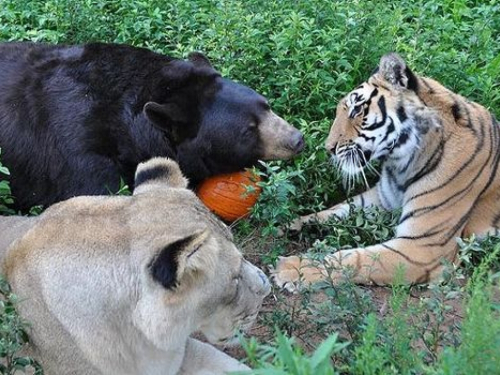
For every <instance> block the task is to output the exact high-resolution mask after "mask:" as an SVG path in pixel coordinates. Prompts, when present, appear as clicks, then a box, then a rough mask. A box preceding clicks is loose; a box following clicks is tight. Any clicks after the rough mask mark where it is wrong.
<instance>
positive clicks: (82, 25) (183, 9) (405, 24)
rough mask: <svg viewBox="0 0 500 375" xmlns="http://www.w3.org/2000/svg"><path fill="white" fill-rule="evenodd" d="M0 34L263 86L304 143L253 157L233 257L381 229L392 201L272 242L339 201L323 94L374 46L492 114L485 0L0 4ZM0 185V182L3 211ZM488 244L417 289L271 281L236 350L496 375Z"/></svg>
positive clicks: (335, 95)
mask: <svg viewBox="0 0 500 375" xmlns="http://www.w3.org/2000/svg"><path fill="white" fill-rule="evenodd" d="M0 40H1V41H22V40H31V41H38V42H50V43H71V44H74V43H86V42H91V41H104V42H116V43H127V44H132V45H135V46H143V47H147V48H150V49H153V50H155V51H157V52H161V53H165V54H168V55H172V56H177V57H185V56H186V55H187V53H188V52H190V51H193V50H198V51H202V52H204V53H205V54H206V55H207V56H208V57H209V58H210V59H211V61H212V63H213V64H214V66H215V67H216V68H217V69H218V70H219V71H220V72H221V73H222V74H223V75H225V76H228V77H230V78H232V79H234V80H237V81H240V82H242V83H245V84H247V85H249V86H251V87H253V88H255V89H256V90H257V91H259V92H260V93H262V94H263V95H265V96H266V97H267V98H268V99H269V101H270V103H271V105H272V107H273V109H274V110H275V112H277V113H278V114H280V115H281V116H283V117H285V118H286V119H287V120H288V121H289V122H291V123H292V124H294V125H295V126H297V127H298V128H300V129H301V130H302V131H303V132H304V133H305V136H306V140H307V147H306V150H305V151H304V152H303V154H302V155H301V156H300V157H298V158H296V159H295V160H293V161H291V162H287V163H284V162H277V163H271V164H263V165H262V166H261V168H260V172H259V173H261V174H262V175H263V176H265V177H266V178H265V179H264V182H263V183H262V185H263V186H262V187H263V193H262V194H261V198H260V201H259V203H258V204H257V205H256V207H255V208H254V211H253V214H252V216H251V218H250V219H248V220H243V221H240V222H238V223H236V224H235V226H234V230H235V233H236V234H237V237H238V241H239V242H240V244H241V246H242V247H243V248H244V249H245V251H246V252H247V256H249V257H251V258H252V259H253V260H254V261H255V262H257V263H260V264H261V265H262V266H263V267H266V266H267V265H269V264H272V263H273V262H274V260H275V259H276V257H277V256H278V255H281V254H285V253H290V252H295V251H300V252H303V251H305V250H307V249H311V250H312V251H314V252H317V253H322V252H328V251H332V249H337V248H340V247H349V246H357V245H364V244H370V243H375V242H378V241H381V240H383V239H385V238H387V237H389V236H390V235H391V234H392V228H393V224H394V223H395V221H396V220H397V215H398V213H397V212H395V213H382V212H376V214H375V215H366V214H364V213H362V212H358V213H356V214H355V215H353V217H351V218H350V219H347V220H345V221H343V222H340V223H330V224H328V225H323V226H311V227H308V228H306V229H305V230H304V231H303V233H301V234H300V235H299V236H291V235H286V236H285V237H282V238H276V237H275V234H276V228H277V227H278V226H281V225H283V224H285V223H287V222H289V221H290V220H291V219H293V218H294V217H295V216H297V215H298V214H305V213H309V212H312V211H316V210H319V209H321V208H324V207H326V206H329V205H331V204H332V203H334V202H336V201H339V200H341V199H343V198H345V196H346V192H345V191H344V190H343V189H342V186H341V184H340V179H339V175H338V173H336V172H335V171H334V170H333V168H332V166H331V164H330V162H329V160H328V156H327V154H326V152H325V150H323V142H324V139H325V137H326V135H327V132H328V129H329V127H330V125H331V122H332V120H333V116H334V111H335V106H336V104H337V101H338V100H339V98H341V97H342V96H343V95H344V94H346V93H347V92H348V91H350V90H351V89H352V88H354V87H356V86H357V85H359V84H360V83H361V82H362V81H363V80H365V79H366V78H367V77H368V76H369V75H370V73H371V72H372V71H373V70H374V68H375V67H376V66H377V63H378V61H379V59H380V57H381V55H383V54H385V53H387V52H390V51H396V52H398V53H399V54H401V55H402V56H403V57H404V58H405V59H406V61H407V63H408V65H409V66H410V67H411V68H412V69H413V70H414V71H416V72H417V73H419V74H423V75H426V76H430V77H433V78H435V79H437V80H438V81H440V82H441V83H443V84H444V85H446V86H447V87H449V88H450V89H452V90H453V91H455V92H458V93H460V94H462V95H463V96H466V97H468V98H469V99H471V100H474V101H477V102H479V103H481V104H483V105H485V106H486V107H488V108H489V109H490V110H491V111H492V112H493V113H494V114H495V115H496V116H497V117H498V116H499V115H500V84H499V82H500V79H499V77H500V2H499V1H498V0H400V1H394V0H379V1H376V2H375V1H374V2H371V1H362V0H336V1H325V0H252V1H245V0H142V1H134V0H127V1H125V0H80V1H73V0H46V1H40V0H23V1H19V0H0ZM5 167H7V168H8V166H5ZM5 167H3V166H1V165H0V175H1V174H5V173H8V170H7V169H6V168H5ZM10 173H16V171H10ZM375 179H376V177H375V176H371V182H373V181H374V180H375ZM360 188H361V187H360ZM9 195H10V194H9V189H8V184H7V182H6V181H2V182H0V209H1V210H2V211H3V212H7V213H8V212H9V209H8V203H9V201H10V200H11V199H12V198H11V197H10V196H9ZM499 243H500V240H498V239H497V238H491V239H488V240H487V241H486V242H482V243H478V242H477V241H475V240H474V239H465V240H463V241H460V244H461V247H462V253H461V259H462V267H461V268H459V269H457V268H456V267H453V266H452V265H450V266H449V272H448V274H446V275H444V277H443V280H441V281H440V282H438V283H435V284H433V285H431V286H429V287H412V288H409V287H405V286H396V287H394V288H393V289H387V288H363V287H358V286H354V285H352V283H350V282H349V279H348V277H346V282H345V283H344V284H342V285H340V286H339V285H328V283H327V284H325V285H319V286H316V287H315V288H314V290H310V291H307V290H306V291H304V292H303V293H302V294H301V295H299V296H289V295H286V294H283V293H282V292H281V291H278V290H276V291H275V293H274V296H273V297H274V298H273V299H271V300H270V302H269V303H268V306H266V308H265V309H264V311H263V313H262V314H261V322H260V325H259V326H258V327H257V329H256V330H255V331H254V334H255V335H256V337H257V339H252V340H249V341H244V347H245V350H246V352H245V353H246V354H245V355H242V356H244V357H246V358H247V360H248V361H249V362H250V363H251V364H252V365H253V366H256V367H257V368H259V369H258V370H256V371H255V372H254V373H255V374H318V375H321V374H333V373H353V374H391V373H393V374H420V373H429V374H465V373H467V374H500V359H499V358H500V356H499V355H498V353H500V323H499V319H498V318H499V315H498V312H499V309H500V304H499V303H498V294H499V293H498V287H497V286H496V285H497V283H496V281H495V280H497V279H498V273H496V272H497V271H498V270H499V269H500V266H499V264H500V260H499V256H498V244H499ZM478 264H481V266H478ZM474 270H475V271H474ZM471 275H473V276H471ZM347 276H348V275H347ZM465 280H468V281H465ZM312 292H314V293H312ZM9 293H10V292H9ZM9 293H7V294H6V295H7V297H8V298H7V300H6V301H7V302H5V301H4V305H3V306H4V310H3V313H2V319H3V321H2V322H3V323H2V324H3V327H4V328H5V327H6V328H5V329H3V330H0V335H1V336H0V355H2V356H3V357H4V358H8V359H9V360H8V361H7V362H8V363H9V364H10V365H9V366H7V367H6V368H0V371H2V373H6V374H7V373H11V372H10V371H13V370H12V369H13V368H14V367H15V368H25V367H26V368H27V367H30V366H32V363H31V362H30V361H29V360H27V359H26V360H23V359H21V360H19V361H18V362H16V360H15V358H16V357H15V352H16V350H17V348H18V347H17V346H12V344H13V343H15V342H18V343H21V344H22V342H24V340H25V337H24V335H21V334H14V335H12V332H14V333H16V332H18V329H19V328H22V329H24V328H25V327H26V326H25V323H24V322H22V321H19V320H17V319H13V318H12V317H13V315H12V314H14V313H15V312H14V310H13V308H12V304H11V302H10V301H11V299H12V298H11V295H10V294H9ZM21 303H29V301H24V302H21ZM0 307H1V306H0ZM9 327H10V328H9ZM11 328H12V329H11ZM2 332H3V333H2ZM275 332H276V334H275ZM292 336H294V337H295V339H293V340H292V339H291V338H290V337H292ZM273 337H274V340H272V338H273ZM259 341H260V342H266V341H267V342H268V343H269V342H271V344H269V345H264V344H261V343H259ZM320 342H322V344H320ZM16 366H17V367H16ZM38 371H40V370H38Z"/></svg>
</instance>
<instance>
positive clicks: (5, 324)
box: [0, 277, 43, 375]
mask: <svg viewBox="0 0 500 375" xmlns="http://www.w3.org/2000/svg"><path fill="white" fill-rule="evenodd" d="M0 295H1V297H0V298H1V299H0V358H1V360H0V374H5V375H11V374H12V375H13V374H17V373H18V371H23V372H24V371H25V370H30V371H34V374H35V375H42V374H43V370H42V369H41V367H40V365H39V364H38V363H37V362H36V361H35V360H34V359H33V358H31V357H26V356H19V352H20V351H21V350H22V349H23V347H24V346H25V345H26V344H27V342H28V335H27V333H26V330H27V329H28V328H29V324H28V323H27V322H26V321H24V319H22V318H21V317H20V316H19V315H18V314H17V311H16V308H15V307H16V305H17V304H18V303H19V300H18V299H17V297H16V296H15V295H14V294H12V290H11V289H10V286H9V284H8V283H7V281H6V280H5V279H4V278H3V277H1V278H0Z"/></svg>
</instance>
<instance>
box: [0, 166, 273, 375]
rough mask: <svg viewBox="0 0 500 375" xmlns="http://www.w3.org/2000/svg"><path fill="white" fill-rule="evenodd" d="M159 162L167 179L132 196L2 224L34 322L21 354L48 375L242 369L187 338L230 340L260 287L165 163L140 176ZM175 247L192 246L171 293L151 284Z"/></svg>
mask: <svg viewBox="0 0 500 375" xmlns="http://www.w3.org/2000/svg"><path fill="white" fill-rule="evenodd" d="M159 165H160V166H163V167H165V169H166V170H167V171H168V173H167V175H166V176H165V178H156V179H152V180H146V181H145V182H143V183H142V184H140V185H139V186H138V187H137V189H136V191H135V192H134V195H133V196H130V197H125V196H115V197H77V198H73V199H70V200H68V201H65V202H61V203H59V204H56V205H54V206H52V207H50V208H48V209H47V210H46V211H45V212H44V213H43V214H42V215H41V216H40V217H38V218H36V219H29V218H15V219H13V218H1V220H0V227H1V228H2V233H3V235H4V236H5V235H6V234H7V235H8V236H9V238H10V239H12V238H18V239H17V240H16V241H15V242H13V243H12V244H11V245H10V247H9V248H8V250H7V253H6V254H5V256H4V258H3V272H4V273H5V274H6V276H7V279H8V281H9V282H10V283H11V286H12V288H13V291H14V292H15V293H16V294H17V295H18V296H19V297H20V298H21V299H22V302H21V303H20V304H19V312H20V314H21V316H22V317H23V318H24V319H26V320H27V321H29V322H30V323H31V329H30V332H29V334H30V339H31V345H30V348H29V353H28V354H31V355H33V356H34V357H35V358H36V359H38V360H39V361H40V362H41V364H42V366H43V367H44V369H45V374H47V375H69V374H75V375H83V374H85V375H87V374H88V375H94V374H95V375H97V374H99V375H115V374H116V375H128V374H130V375H132V374H133V375H139V374H140V375H156V374H161V375H168V374H222V373H224V372H226V371H235V370H243V369H247V367H246V366H244V365H241V364H239V363H238V361H236V360H234V359H232V358H230V357H229V356H227V355H226V354H224V353H222V352H220V351H218V350H217V349H215V348H214V347H212V346H211V345H208V344H203V343H201V342H199V341H196V340H194V339H191V338H189V335H190V334H191V333H193V332H195V331H201V332H202V333H204V335H205V336H206V337H207V338H208V339H209V340H210V341H211V342H214V343H215V342H217V343H218V342H226V341H227V340H229V339H231V338H232V337H233V335H234V330H235V328H237V327H243V328H245V327H247V326H248V325H250V324H251V323H252V321H253V320H254V319H255V316H256V314H257V312H258V310H259V308H260V306H261V303H262V300H263V298H264V297H265V296H266V295H267V294H268V293H269V291H270V286H269V283H268V281H267V279H266V277H265V276H264V275H263V273H262V271H260V270H259V269H258V268H256V267H255V266H253V265H251V264H250V263H248V262H247V261H245V260H244V259H243V258H242V255H241V253H240V252H239V251H238V250H237V248H236V247H235V245H234V244H233V242H232V237H231V233H230V232H229V230H228V228H227V227H226V226H225V225H224V224H223V223H221V222H220V221H219V220H218V219H216V218H215V217H214V216H213V215H212V214H211V213H210V212H209V211H208V210H207V209H206V208H205V207H204V206H203V204H202V203H201V202H200V201H199V200H198V199H197V198H196V196H195V195H194V194H193V193H192V192H191V191H190V190H187V189H186V180H185V179H184V178H183V177H182V175H181V173H180V171H179V169H178V166H177V165H176V164H175V163H174V162H172V161H169V160H167V159H156V160H153V161H151V162H150V163H145V164H143V165H141V166H139V169H138V170H139V171H144V170H147V169H150V168H152V167H157V166H159ZM138 173H139V172H138ZM13 222H15V225H12V223H13ZM10 228H12V229H13V230H12V232H11V231H10ZM5 238H7V237H5ZM184 238H189V239H190V241H187V242H186V244H185V247H183V248H181V250H180V251H179V253H178V255H177V256H176V258H175V261H176V262H178V267H177V271H176V274H175V277H176V280H177V282H176V286H174V287H172V288H165V287H164V286H163V285H162V284H160V283H159V282H158V281H157V280H155V279H154V278H153V277H152V271H151V269H152V268H151V267H152V264H153V263H154V262H155V261H158V259H161V258H159V256H160V252H161V251H162V249H165V248H169V247H168V246H171V245H172V244H173V243H175V241H178V240H180V239H184ZM9 242H11V240H7V241H4V242H2V245H6V244H8V243H9Z"/></svg>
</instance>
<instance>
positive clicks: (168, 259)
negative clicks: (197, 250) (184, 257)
mask: <svg viewBox="0 0 500 375" xmlns="http://www.w3.org/2000/svg"><path fill="white" fill-rule="evenodd" d="M195 236H196V235H193V236H188V237H186V238H183V239H180V240H178V241H175V242H174V243H171V244H170V245H168V246H167V247H165V248H164V249H162V250H161V251H160V253H159V254H158V256H157V257H156V258H155V259H153V260H152V261H151V263H150V264H149V269H150V272H151V276H152V277H153V280H155V281H157V282H159V283H160V284H161V285H163V287H164V288H167V289H173V288H175V287H176V286H177V282H178V280H177V269H178V265H179V260H178V257H179V254H180V253H181V252H182V251H183V250H184V249H185V248H186V246H187V245H188V244H189V243H190V242H192V241H193V239H194V237H195Z"/></svg>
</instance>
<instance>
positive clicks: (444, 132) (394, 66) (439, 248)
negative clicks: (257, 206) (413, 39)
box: [273, 53, 500, 290]
mask: <svg viewBox="0 0 500 375" xmlns="http://www.w3.org/2000/svg"><path fill="white" fill-rule="evenodd" d="M499 141H500V135H499V124H498V121H497V120H496V119H495V116H494V115H493V114H492V113H490V112H489V111H488V110H487V109H486V108H485V107H483V106H481V105H480V104H477V103H474V102H472V101H470V100H467V99H466V98H464V97H462V96H461V95H459V94H456V93H454V92H452V91H450V90H449V89H447V88H446V87H444V86H443V85H441V84H440V83H439V82H437V81H436V80H434V79H431V78H426V77H423V76H419V75H417V74H415V73H414V72H412V70H410V69H409V68H408V66H407V65H406V62H405V61H404V60H403V59H402V58H401V57H400V56H399V55H398V54H396V53H389V54H386V55H384V56H382V57H381V59H380V63H379V66H378V68H377V69H376V70H375V71H374V73H373V74H372V75H371V76H370V78H369V79H368V81H366V82H364V83H362V84H361V85H360V86H358V87H357V88H355V89H354V90H353V91H351V92H349V93H348V94H347V95H346V96H345V97H344V98H343V99H342V100H341V101H340V102H339V103H338V105H337V110H336V116H335V120H334V122H333V125H332V127H331V129H330V132H329V135H328V137H327V139H326V143H325V147H326V149H327V151H328V152H329V153H330V154H331V158H332V160H333V161H334V162H335V163H336V164H337V165H338V166H339V168H340V170H341V171H342V174H343V175H344V178H347V179H348V180H350V179H353V178H355V177H356V176H360V175H361V174H363V173H364V172H363V171H364V169H365V168H366V167H367V166H368V165H369V164H368V163H369V162H371V161H374V160H378V161H379V162H380V178H379V181H378V182H377V183H376V185H375V186H374V187H373V188H371V189H369V190H367V191H365V192H363V193H361V194H359V195H356V196H354V197H353V198H351V199H350V200H348V201H344V202H342V203H339V204H337V205H334V206H333V207H331V208H328V209H326V210H323V211H320V212H316V213H312V214H310V215H306V216H303V217H299V218H298V219H297V220H295V221H294V222H292V224H291V226H290V229H292V230H300V229H301V228H302V226H303V225H304V224H306V223H310V222H319V223H324V222H325V221H327V220H328V219H331V218H332V217H336V218H337V219H342V218H345V217H347V216H348V215H349V214H350V213H352V211H353V210H354V209H365V208H369V207H379V208H381V209H382V210H396V209H399V210H400V211H401V216H400V218H399V221H398V223H397V226H396V228H395V235H394V237H393V238H392V239H390V240H388V241H386V242H383V243H380V244H376V245H373V246H367V247H364V248H355V249H348V250H341V251H337V252H335V253H333V254H329V255H327V256H326V257H325V259H324V262H321V263H320V264H317V262H314V261H312V259H311V258H310V257H307V256H305V255H303V256H288V257H282V258H280V259H279V260H278V262H277V265H276V267H275V269H274V270H273V278H274V281H275V283H276V284H277V285H278V286H280V287H284V288H286V289H289V290H296V288H297V287H298V285H304V284H305V285H307V284H311V283H315V282H318V281H321V280H325V279H326V278H327V277H328V278H330V279H331V280H332V281H333V282H337V281H339V280H340V279H341V277H342V272H341V269H342V268H344V267H345V266H347V267H349V268H351V269H352V271H353V281H354V282H356V283H359V284H369V285H387V284H391V283H393V282H394V281H395V277H396V276H398V277H399V278H401V276H400V274H401V273H403V275H404V276H402V280H401V281H403V282H406V283H410V284H419V283H429V282H431V281H433V280H436V278H438V277H439V276H440V275H441V274H442V271H443V267H444V263H446V261H449V262H452V263H455V264H457V263H458V243H457V241H456V237H469V236H471V235H472V234H475V235H476V236H477V237H478V238H481V237H485V236H487V235H492V234H497V233H498V229H499V226H500V225H499V222H500V188H499V185H500V175H499V173H498V171H499V166H498V164H499V160H500V152H499ZM339 266H340V267H339Z"/></svg>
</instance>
